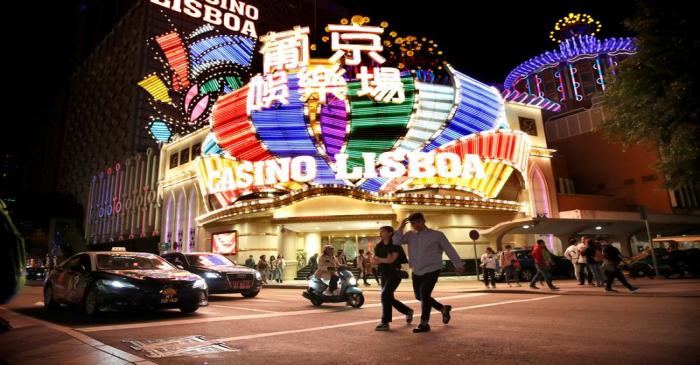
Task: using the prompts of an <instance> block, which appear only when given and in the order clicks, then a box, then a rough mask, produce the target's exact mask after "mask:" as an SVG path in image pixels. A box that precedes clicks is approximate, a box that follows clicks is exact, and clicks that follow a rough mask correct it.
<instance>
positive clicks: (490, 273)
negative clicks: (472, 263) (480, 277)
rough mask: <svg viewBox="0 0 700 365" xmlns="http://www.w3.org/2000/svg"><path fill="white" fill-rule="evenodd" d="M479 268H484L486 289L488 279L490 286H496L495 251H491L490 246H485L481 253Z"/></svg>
mask: <svg viewBox="0 0 700 365" xmlns="http://www.w3.org/2000/svg"><path fill="white" fill-rule="evenodd" d="M481 268H482V269H484V285H486V289H488V288H489V281H490V282H491V286H492V287H493V288H496V253H495V252H493V249H492V248H491V247H486V252H485V253H484V254H483V255H481Z"/></svg>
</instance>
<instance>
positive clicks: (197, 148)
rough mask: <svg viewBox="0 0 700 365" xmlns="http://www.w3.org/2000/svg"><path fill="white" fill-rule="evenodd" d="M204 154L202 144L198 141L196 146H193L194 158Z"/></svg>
mask: <svg viewBox="0 0 700 365" xmlns="http://www.w3.org/2000/svg"><path fill="white" fill-rule="evenodd" d="M201 154H202V144H201V143H197V144H195V145H194V146H192V159H195V158H197V156H199V155H201Z"/></svg>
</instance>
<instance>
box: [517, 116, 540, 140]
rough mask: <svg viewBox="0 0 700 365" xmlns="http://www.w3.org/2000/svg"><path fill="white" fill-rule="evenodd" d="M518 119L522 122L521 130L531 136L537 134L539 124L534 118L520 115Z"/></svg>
mask: <svg viewBox="0 0 700 365" xmlns="http://www.w3.org/2000/svg"><path fill="white" fill-rule="evenodd" d="M518 121H519V122H520V130H521V131H523V132H525V133H527V134H529V135H531V136H536V135H537V124H536V123H535V120H534V119H532V118H523V117H518Z"/></svg>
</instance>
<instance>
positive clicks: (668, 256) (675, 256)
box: [625, 248, 700, 279]
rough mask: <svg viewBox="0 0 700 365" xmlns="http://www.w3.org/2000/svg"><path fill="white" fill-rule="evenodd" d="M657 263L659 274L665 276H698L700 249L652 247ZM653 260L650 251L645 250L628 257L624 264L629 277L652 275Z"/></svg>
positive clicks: (699, 271)
mask: <svg viewBox="0 0 700 365" xmlns="http://www.w3.org/2000/svg"><path fill="white" fill-rule="evenodd" d="M654 253H655V254H656V260H657V263H658V265H659V274H660V275H662V276H664V277H665V278H667V279H668V278H683V277H686V276H693V277H700V249H697V248H690V249H685V250H682V249H671V250H670V251H669V250H668V249H667V248H654ZM653 264H654V261H653V259H652V257H651V251H650V250H646V251H644V252H642V253H640V254H639V255H636V256H634V257H632V258H631V259H629V260H628V261H627V262H626V264H625V270H627V271H628V272H629V274H630V276H631V277H633V278H640V277H650V278H651V277H654V276H655V275H656V273H655V271H654V266H653Z"/></svg>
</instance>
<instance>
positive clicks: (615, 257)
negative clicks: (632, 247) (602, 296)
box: [603, 242, 639, 292]
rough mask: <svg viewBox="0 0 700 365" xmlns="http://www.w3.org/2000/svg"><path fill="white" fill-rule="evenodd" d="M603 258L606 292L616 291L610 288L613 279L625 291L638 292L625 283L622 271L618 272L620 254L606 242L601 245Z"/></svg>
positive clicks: (620, 261)
mask: <svg viewBox="0 0 700 365" xmlns="http://www.w3.org/2000/svg"><path fill="white" fill-rule="evenodd" d="M603 258H604V261H603V270H604V271H605V276H606V278H607V283H606V285H605V291H606V292H615V291H617V290H615V289H613V288H612V282H613V280H615V279H617V280H619V281H620V282H621V283H622V285H624V286H625V287H627V289H629V291H631V292H634V291H637V290H639V288H637V287H635V286H632V285H630V283H628V282H627V279H625V275H623V274H622V271H621V270H620V263H622V254H621V253H620V250H618V249H617V247H615V246H613V245H611V244H610V242H606V243H605V244H604V245H603Z"/></svg>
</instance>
